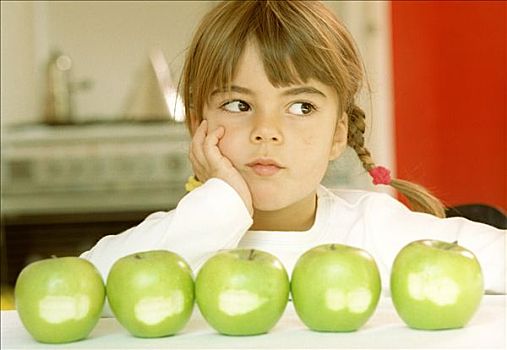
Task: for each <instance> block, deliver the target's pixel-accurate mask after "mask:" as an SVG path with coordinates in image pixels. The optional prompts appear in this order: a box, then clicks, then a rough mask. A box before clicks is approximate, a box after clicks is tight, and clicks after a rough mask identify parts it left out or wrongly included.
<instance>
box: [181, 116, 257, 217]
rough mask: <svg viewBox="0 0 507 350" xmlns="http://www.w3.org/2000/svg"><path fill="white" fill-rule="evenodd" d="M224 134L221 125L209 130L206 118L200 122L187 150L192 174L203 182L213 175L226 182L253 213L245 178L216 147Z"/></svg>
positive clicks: (251, 213) (250, 196)
mask: <svg viewBox="0 0 507 350" xmlns="http://www.w3.org/2000/svg"><path fill="white" fill-rule="evenodd" d="M224 134H225V128H224V127H223V126H219V127H217V128H216V129H214V130H209V127H208V122H207V121H206V120H203V121H202V122H201V124H200V125H199V127H198V128H197V130H196V132H195V134H194V136H193V138H192V142H191V144H190V150H189V159H190V162H191V163H192V168H193V170H194V174H195V175H196V176H197V178H198V179H199V181H201V182H203V183H204V182H206V181H207V180H208V179H210V178H213V177H214V178H218V179H221V180H223V181H225V182H227V183H228V184H229V185H230V186H232V188H234V189H235V190H236V192H238V194H239V195H240V197H241V198H242V199H243V202H244V203H245V205H246V207H247V209H248V211H249V212H250V215H253V206H252V195H251V193H250V189H249V188H248V185H247V183H246V181H245V179H244V178H243V177H242V176H241V174H240V173H239V172H238V170H237V169H236V168H235V167H234V166H233V164H232V163H231V161H230V160H229V159H227V158H226V157H225V156H224V155H223V154H222V153H221V152H220V149H219V148H218V143H219V142H220V139H221V138H222V137H223V136H224Z"/></svg>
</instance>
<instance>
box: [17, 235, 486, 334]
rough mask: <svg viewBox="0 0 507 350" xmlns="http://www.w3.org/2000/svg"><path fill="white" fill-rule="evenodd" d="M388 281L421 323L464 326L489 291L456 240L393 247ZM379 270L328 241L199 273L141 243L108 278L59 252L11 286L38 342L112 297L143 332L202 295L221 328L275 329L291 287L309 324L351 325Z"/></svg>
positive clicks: (174, 324) (176, 322)
mask: <svg viewBox="0 0 507 350" xmlns="http://www.w3.org/2000/svg"><path fill="white" fill-rule="evenodd" d="M390 290H391V297H392V301H393V304H394V306H395V309H396V311H397V312H398V314H399V315H400V317H401V318H402V320H403V321H405V323H406V324H407V325H408V326H410V327H412V328H415V329H426V330H427V329H444V328H445V329H449V328H459V327H463V326H464V325H465V324H466V323H467V322H468V321H469V320H470V319H471V317H472V316H473V314H474V313H475V311H476V310H477V308H478V306H479V303H480V300H481V298H482V295H483V292H484V290H483V277H482V272H481V268H480V265H479V263H478V261H477V259H476V257H475V256H474V255H473V253H472V252H470V251H469V250H467V249H465V248H463V247H461V246H459V245H458V244H457V242H454V243H446V242H442V241H435V240H422V241H415V242H412V243H410V244H408V245H407V246H405V247H404V248H403V249H402V250H401V251H400V252H399V253H398V255H397V257H396V259H395V261H394V264H393V266H392V269H391V281H390ZM380 293H381V281H380V274H379V270H378V268H377V264H376V263H375V260H374V259H373V258H372V256H371V255H370V254H369V253H368V252H366V251H365V250H362V249H359V248H355V247H351V246H346V245H341V244H325V245H320V246H317V247H314V248H312V249H310V250H308V251H307V252H305V253H304V254H302V255H301V256H300V258H299V259H298V261H297V263H296V264H295V266H294V269H293V272H292V276H291V278H290V280H289V276H288V274H287V272H286V270H285V268H284V266H283V265H282V263H281V262H280V260H279V259H278V258H277V257H275V256H273V255H272V254H270V253H267V252H264V251H261V250H256V249H239V248H238V249H231V250H223V251H219V252H217V253H216V254H215V255H213V256H212V257H211V258H209V259H208V260H207V261H206V262H205V263H204V265H203V266H202V267H201V269H200V270H199V272H198V274H197V277H196V278H195V279H194V277H193V273H192V270H191V268H190V267H189V265H188V264H187V263H186V262H185V261H184V259H183V258H181V257H180V256H179V255H178V254H175V253H173V252H170V251H166V250H154V251H147V252H139V253H136V254H132V255H129V256H126V257H123V258H121V259H119V260H117V261H116V262H115V264H114V265H113V266H112V268H111V270H110V272H109V275H108V277H107V281H106V284H105V285H104V283H103V280H102V278H101V276H100V274H99V272H98V271H97V269H96V268H95V267H94V266H93V265H92V264H91V263H90V262H88V261H87V260H84V259H81V258H77V257H63V258H53V259H47V260H41V261H38V262H35V263H32V264H30V265H28V266H27V267H25V268H24V269H23V271H22V272H21V274H20V275H19V277H18V280H17V282H16V286H15V300H16V308H17V311H18V313H19V316H20V319H21V321H22V323H23V325H24V326H25V328H26V329H27V330H28V332H29V333H30V334H31V335H32V336H33V338H35V339H36V340H37V341H40V342H45V343H65V342H71V341H76V340H80V339H84V338H86V337H87V336H88V335H89V333H90V332H91V331H92V329H93V328H94V327H95V325H96V324H97V322H98V320H99V318H100V316H101V314H102V310H103V306H104V301H105V298H106V296H107V300H108V302H109V305H110V307H111V310H112V312H113V314H114V315H115V317H116V318H117V320H118V321H119V323H120V324H121V325H122V326H123V327H125V328H126V329H127V330H128V331H129V332H130V333H131V334H133V335H134V336H137V337H163V336H169V335H174V334H176V333H178V332H179V331H181V330H182V329H183V328H184V327H185V325H186V324H187V323H188V321H189V319H190V317H191V315H192V312H193V307H194V304H195V303H197V305H198V307H199V310H200V312H201V314H202V315H203V317H204V319H205V320H206V321H207V322H208V323H209V325H210V326H212V327H213V328H214V329H215V330H217V331H218V332H219V333H221V334H225V335H254V334H262V333H266V332H268V331H269V330H271V329H272V328H273V327H274V326H275V324H276V323H277V322H278V321H279V320H280V318H281V317H282V315H283V313H284V310H285V308H286V305H287V303H288V301H289V295H292V301H293V304H294V308H295V310H296V313H297V315H298V316H299V318H300V319H301V321H302V322H303V323H304V324H305V325H306V326H307V327H308V328H309V329H311V330H314V331H325V332H350V331H355V330H357V329H359V328H360V327H362V326H363V325H364V324H365V323H366V322H367V321H368V319H369V318H370V317H371V316H372V314H373V313H374V311H375V309H376V307H377V304H378V300H379V297H380Z"/></svg>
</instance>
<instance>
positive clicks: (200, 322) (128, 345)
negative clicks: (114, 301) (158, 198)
mask: <svg viewBox="0 0 507 350" xmlns="http://www.w3.org/2000/svg"><path fill="white" fill-rule="evenodd" d="M506 300H507V296H505V295H486V296H485V297H484V299H483V300H482V303H481V306H480V308H479V310H478V311H477V313H476V314H475V315H474V317H473V318H472V320H471V321H470V323H469V324H468V325H467V326H466V327H465V328H462V329H454V330H441V331H420V330H413V329H410V328H408V327H407V326H406V325H405V324H404V323H403V322H402V320H401V319H400V318H399V317H398V315H397V314H396V312H395V309H394V306H393V305H392V302H391V299H390V298H388V297H382V298H381V300H380V303H379V306H378V308H377V310H376V311H375V314H374V315H373V316H372V318H371V319H370V320H369V321H368V322H367V323H366V325H365V326H363V327H362V328H361V329H359V330H358V331H357V332H352V333H319V332H312V331H310V330H308V329H307V328H305V326H304V325H303V324H302V322H301V321H300V320H299V319H298V317H297V315H296V313H295V311H294V308H293V305H292V303H290V302H289V304H288V305H287V309H286V310H285V313H284V315H283V316H282V318H281V320H280V321H279V322H278V324H277V325H276V326H275V327H274V328H273V329H272V330H271V331H270V332H269V333H268V334H264V335H258V336H249V337H230V336H223V335H220V334H218V333H217V332H215V331H214V330H213V329H212V328H211V327H210V326H209V325H207V323H206V322H205V321H204V319H203V318H202V316H201V315H200V313H199V311H198V309H197V307H196V308H195V309H194V313H193V316H192V318H191V320H190V322H189V323H188V324H187V326H186V327H185V328H184V329H183V331H181V332H180V333H179V334H177V335H175V336H171V337H165V338H156V339H142V338H135V337H133V336H131V335H130V334H129V333H128V332H127V331H126V330H124V329H123V328H122V327H121V325H120V324H119V323H118V322H117V321H116V319H114V318H102V319H101V320H100V321H99V323H98V325H97V326H96V327H95V329H94V330H93V331H92V333H91V334H90V336H89V337H88V338H87V339H85V340H82V341H79V342H75V343H69V344H61V345H47V344H40V343H37V342H36V341H35V340H33V339H32V338H31V337H30V335H29V334H28V333H27V332H26V330H25V329H24V328H23V326H22V324H21V322H20V320H19V317H18V314H17V313H16V311H2V313H1V323H2V327H1V330H2V333H1V343H2V349H25V350H28V349H217V348H220V349H240V348H255V349H364V348H366V349H377V348H378V349H382V348H383V349H413V348H419V349H421V348H423V349H442V348H446V349H505V347H506Z"/></svg>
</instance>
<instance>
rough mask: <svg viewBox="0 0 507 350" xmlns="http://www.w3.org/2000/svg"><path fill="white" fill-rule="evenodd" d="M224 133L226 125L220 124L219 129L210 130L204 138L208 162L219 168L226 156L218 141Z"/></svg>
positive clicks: (204, 148)
mask: <svg viewBox="0 0 507 350" xmlns="http://www.w3.org/2000/svg"><path fill="white" fill-rule="evenodd" d="M224 133H225V129H224V127H223V126H219V127H218V128H217V129H215V130H213V131H212V132H210V133H209V134H208V136H207V137H206V139H205V140H204V146H203V150H204V155H205V156H206V159H207V161H208V164H209V165H210V166H212V167H213V168H217V167H218V166H219V164H220V162H222V161H223V158H224V157H223V155H222V153H221V152H220V149H219V148H218V142H219V141H220V139H221V138H222V137H223V136H224Z"/></svg>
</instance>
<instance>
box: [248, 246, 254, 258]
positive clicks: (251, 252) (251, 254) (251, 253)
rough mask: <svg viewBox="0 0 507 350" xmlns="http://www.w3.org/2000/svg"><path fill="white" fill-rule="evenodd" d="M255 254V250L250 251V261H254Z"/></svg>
mask: <svg viewBox="0 0 507 350" xmlns="http://www.w3.org/2000/svg"><path fill="white" fill-rule="evenodd" d="M254 253H255V249H250V255H249V256H248V260H253V255H254Z"/></svg>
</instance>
